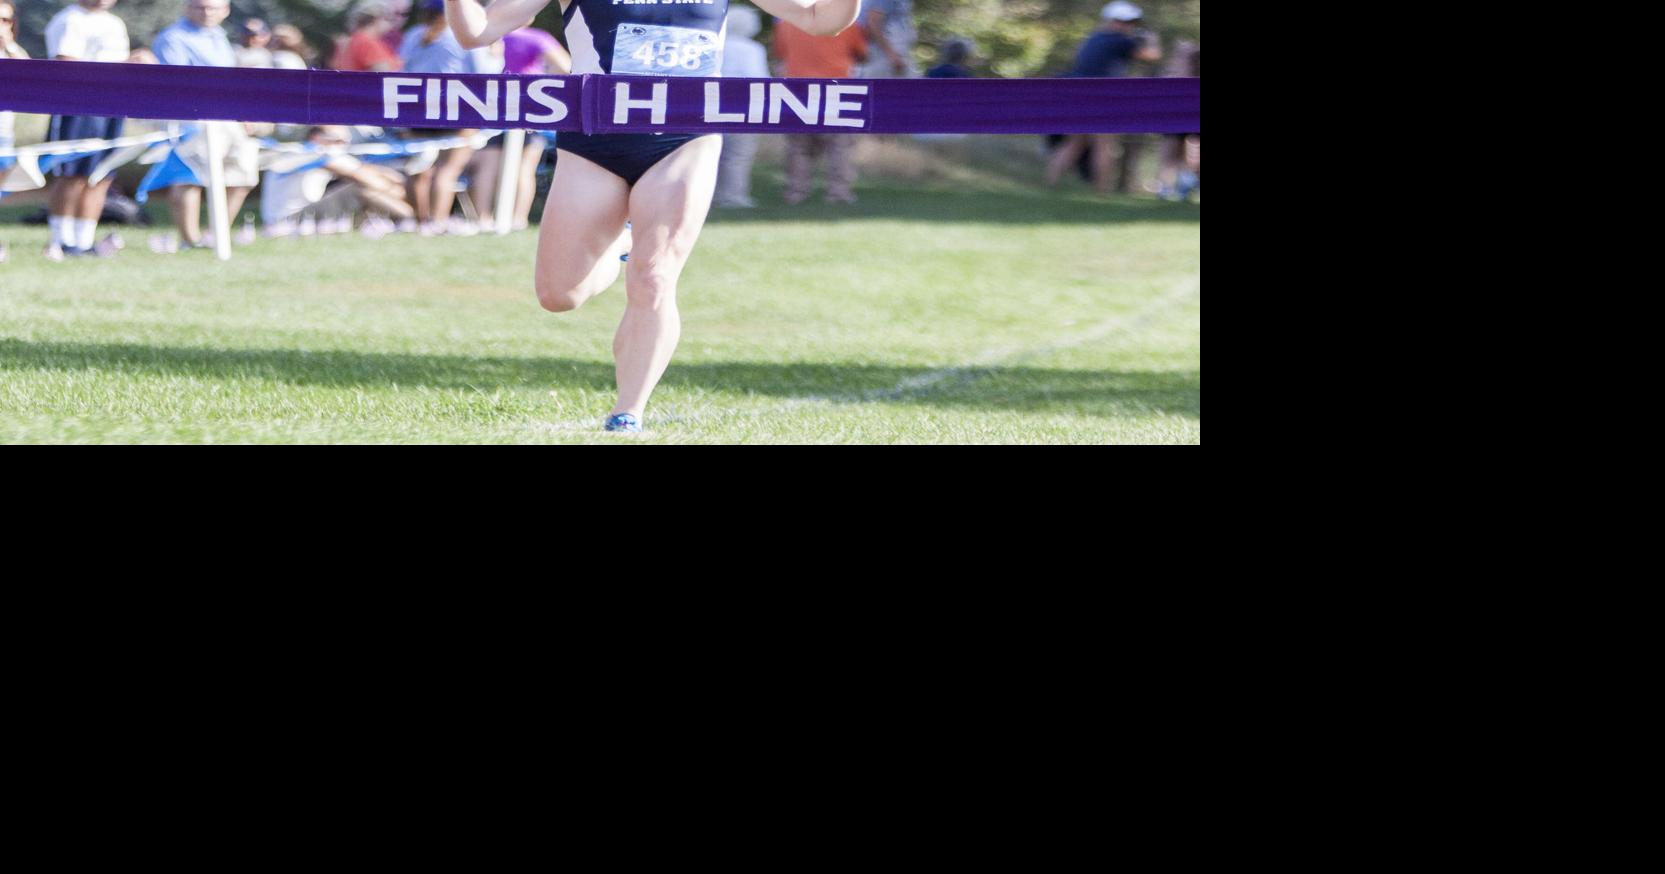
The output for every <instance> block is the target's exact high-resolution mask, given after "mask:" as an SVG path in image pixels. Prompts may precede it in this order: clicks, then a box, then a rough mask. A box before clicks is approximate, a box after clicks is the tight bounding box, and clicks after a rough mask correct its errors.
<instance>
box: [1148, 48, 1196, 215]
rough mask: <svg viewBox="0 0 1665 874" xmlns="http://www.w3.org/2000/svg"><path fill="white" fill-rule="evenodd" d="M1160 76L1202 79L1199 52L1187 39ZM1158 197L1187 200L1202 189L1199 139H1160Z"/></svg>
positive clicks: (1193, 135)
mask: <svg viewBox="0 0 1665 874" xmlns="http://www.w3.org/2000/svg"><path fill="white" fill-rule="evenodd" d="M1163 75H1165V76H1168V77H1169V78H1174V79H1186V78H1198V77H1200V76H1202V49H1201V48H1199V47H1198V46H1197V44H1196V43H1194V42H1191V41H1190V40H1180V41H1179V44H1178V45H1176V46H1174V51H1173V53H1172V57H1171V58H1170V60H1169V62H1168V69H1167V70H1165V71H1163ZM1156 180H1157V188H1156V192H1157V196H1158V197H1161V198H1162V199H1163V200H1190V199H1191V195H1192V193H1193V192H1196V191H1198V190H1200V189H1201V188H1202V136H1201V135H1200V134H1192V135H1190V136H1177V135H1176V136H1167V137H1163V138H1162V168H1161V170H1159V171H1158V172H1157V175H1156Z"/></svg>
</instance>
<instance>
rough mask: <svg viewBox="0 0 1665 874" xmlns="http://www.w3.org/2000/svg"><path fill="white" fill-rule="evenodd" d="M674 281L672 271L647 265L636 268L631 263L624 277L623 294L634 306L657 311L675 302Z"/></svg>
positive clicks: (633, 263) (635, 265) (674, 275)
mask: <svg viewBox="0 0 1665 874" xmlns="http://www.w3.org/2000/svg"><path fill="white" fill-rule="evenodd" d="M676 279H677V276H676V272H674V271H671V270H666V269H664V268H661V267H656V266H653V265H648V264H644V265H642V266H640V267H638V266H637V264H636V262H634V261H632V262H631V263H630V268H629V272H628V275H627V276H626V277H625V280H626V281H625V294H626V295H627V296H628V298H629V300H630V303H632V304H634V305H636V306H646V307H650V308H652V309H659V308H660V307H662V306H664V305H666V304H667V303H671V302H673V301H675V300H676Z"/></svg>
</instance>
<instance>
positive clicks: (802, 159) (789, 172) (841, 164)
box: [775, 21, 867, 206]
mask: <svg viewBox="0 0 1665 874" xmlns="http://www.w3.org/2000/svg"><path fill="white" fill-rule="evenodd" d="M775 55H776V56H777V57H779V58H780V60H781V66H782V68H783V69H784V71H785V73H786V76H787V78H789V79H848V78H850V76H851V75H853V73H854V70H855V67H856V65H857V64H859V63H861V62H862V61H863V60H865V59H866V58H867V38H866V36H865V35H864V34H863V33H862V29H861V28H859V27H852V28H849V29H848V30H845V31H844V32H843V33H841V34H839V35H838V36H811V35H810V34H808V33H806V32H804V31H802V30H799V29H798V28H797V27H794V26H793V25H792V24H790V23H788V22H786V21H777V22H775ZM855 141H856V138H855V137H853V136H849V135H839V134H788V135H787V137H786V152H787V154H786V202H787V203H788V204H789V205H794V206H795V205H797V204H800V203H803V202H804V201H805V200H807V199H808V198H809V192H810V189H812V188H813V187H814V185H815V162H816V159H817V158H819V157H822V156H825V157H826V163H827V202H828V203H855V202H856V195H855V192H854V191H853V190H852V189H853V187H854V185H855V182H856V167H855V163H854V162H852V161H851V160H850V157H851V153H852V152H853V151H854V150H855V145H856V142H855Z"/></svg>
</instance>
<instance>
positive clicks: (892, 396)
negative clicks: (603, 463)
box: [531, 276, 1202, 432]
mask: <svg viewBox="0 0 1665 874" xmlns="http://www.w3.org/2000/svg"><path fill="white" fill-rule="evenodd" d="M1201 290H1202V281H1201V279H1200V278H1199V277H1195V276H1193V277H1189V278H1187V279H1185V280H1183V281H1181V282H1178V283H1176V284H1175V285H1174V286H1173V287H1172V288H1170V289H1168V291H1166V292H1165V293H1163V294H1162V295H1161V296H1159V297H1156V298H1152V299H1151V300H1150V301H1148V302H1147V303H1146V304H1145V305H1144V306H1142V307H1140V308H1139V309H1137V310H1134V311H1133V312H1131V313H1125V314H1122V315H1116V316H1111V317H1110V318H1107V319H1105V320H1103V321H1101V322H1098V323H1097V324H1095V325H1093V326H1092V327H1089V328H1087V329H1086V330H1084V331H1080V332H1077V333H1074V334H1070V335H1068V336H1066V337H1064V338H1063V339H1060V340H1058V341H1057V342H1054V343H1047V344H1045V345H1041V346H1029V347H1024V348H1019V349H1012V348H997V349H990V350H988V351H986V352H983V353H981V354H979V355H977V356H976V357H975V358H973V359H972V360H971V361H969V362H967V363H965V364H960V365H956V366H954V367H944V368H941V369H938V370H932V371H928V372H926V373H921V374H919V375H917V376H910V377H908V378H907V379H904V380H902V381H901V382H898V383H897V384H896V385H894V386H891V387H889V388H881V389H870V390H868V391H865V392H861V393H852V394H833V395H807V396H804V397H797V398H787V399H785V400H782V401H776V402H775V403H772V404H767V405H765V406H763V407H762V408H752V409H750V410H747V411H745V412H742V413H739V414H740V415H743V416H745V417H747V418H755V417H759V416H768V415H773V414H776V413H784V412H788V411H791V410H795V409H799V408H801V407H806V406H816V405H822V404H850V403H877V402H883V401H897V400H902V399H904V398H907V397H913V396H917V395H922V394H928V393H930V392H932V391H938V390H941V389H944V388H950V387H959V386H963V385H967V384H969V383H973V382H976V381H978V380H980V379H985V378H988V377H990V376H993V375H994V374H995V372H996V371H997V370H998V369H999V368H1002V367H1011V366H1014V365H1018V364H1023V363H1025V362H1028V361H1033V360H1035V359H1038V358H1044V357H1046V356H1049V355H1055V354H1057V353H1059V352H1067V351H1069V350H1071V349H1075V348H1078V347H1081V346H1086V345H1088V344H1090V343H1097V342H1100V341H1103V340H1107V339H1109V338H1111V337H1114V336H1116V335H1117V334H1129V333H1133V332H1136V331H1139V330H1141V329H1143V328H1145V327H1148V326H1149V325H1150V324H1151V323H1152V322H1154V321H1156V319H1157V317H1158V316H1160V315H1162V314H1164V313H1165V312H1166V311H1167V310H1168V309H1169V308H1171V307H1173V306H1176V305H1178V304H1180V303H1183V302H1185V301H1187V300H1189V299H1190V298H1191V297H1193V296H1195V295H1197V294H1198V293H1199V292H1201ZM671 366H672V367H675V366H676V365H675V364H672V365H671ZM735 412H737V411H732V410H728V409H727V408H721V409H720V405H719V404H717V403H714V402H710V401H708V402H706V403H705V404H703V405H701V406H700V407H699V408H696V409H693V410H689V411H687V412H670V411H667V412H666V413H664V414H662V415H655V416H651V417H650V419H651V420H657V421H658V422H660V423H663V424H677V425H692V424H700V423H704V422H708V421H710V420H713V419H718V418H726V417H728V416H732V415H734V414H735ZM725 414H726V415H725ZM597 421H599V420H598V419H597V418H595V417H590V418H584V419H567V420H561V421H554V422H537V423H533V424H532V425H531V429H532V430H536V431H544V432H594V431H595V430H596V422H597Z"/></svg>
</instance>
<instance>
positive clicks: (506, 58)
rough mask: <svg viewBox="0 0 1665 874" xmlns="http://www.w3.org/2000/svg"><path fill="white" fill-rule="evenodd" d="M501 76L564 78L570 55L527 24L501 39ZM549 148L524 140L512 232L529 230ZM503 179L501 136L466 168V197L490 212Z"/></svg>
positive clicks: (537, 137) (535, 137) (535, 138)
mask: <svg viewBox="0 0 1665 874" xmlns="http://www.w3.org/2000/svg"><path fill="white" fill-rule="evenodd" d="M503 72H505V73H508V74H510V75H514V76H546V75H549V74H552V73H553V74H555V75H566V74H567V73H570V72H572V55H569V54H567V50H566V49H565V48H564V47H562V45H561V41H560V40H558V39H556V38H555V36H554V35H553V34H551V33H549V32H548V31H545V30H539V29H537V28H535V27H533V26H532V22H530V21H528V22H527V23H526V26H525V27H523V28H521V29H519V30H517V31H515V32H513V33H511V34H509V35H508V36H505V37H503ZM547 145H548V140H546V139H545V138H544V136H543V134H541V133H531V134H529V135H528V136H527V137H526V147H525V149H524V150H523V151H522V152H521V153H520V179H519V182H518V184H517V186H516V188H515V211H514V218H513V219H512V220H511V222H510V225H511V226H512V227H513V228H514V229H515V230H517V231H518V230H523V229H525V228H527V227H530V226H531V222H532V201H533V200H535V199H537V195H538V165H539V164H540V163H542V162H543V155H544V150H545V148H546V147H547ZM502 177H503V135H502V134H498V135H497V136H495V137H492V138H491V141H490V142H488V143H486V147H485V148H484V149H482V150H480V153H479V154H478V155H476V156H475V157H474V163H473V164H472V165H471V166H470V168H469V178H470V179H472V180H473V184H471V185H470V186H469V194H470V195H471V196H473V198H474V202H475V203H477V204H479V205H480V209H482V210H490V209H492V208H494V206H495V205H496V203H497V186H498V183H499V182H501V181H502Z"/></svg>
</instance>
